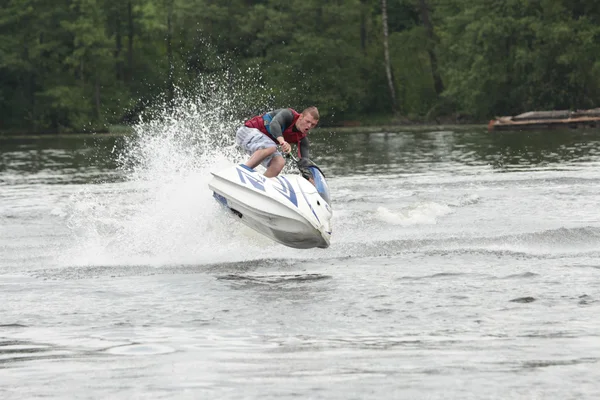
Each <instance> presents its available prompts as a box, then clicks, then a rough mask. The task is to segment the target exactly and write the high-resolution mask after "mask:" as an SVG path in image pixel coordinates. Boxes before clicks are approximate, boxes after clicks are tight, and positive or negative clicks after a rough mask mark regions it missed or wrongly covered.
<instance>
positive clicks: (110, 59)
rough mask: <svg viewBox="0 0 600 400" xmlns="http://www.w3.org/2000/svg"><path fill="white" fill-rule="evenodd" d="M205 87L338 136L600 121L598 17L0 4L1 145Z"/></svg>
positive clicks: (383, 1) (333, 7) (129, 0)
mask: <svg viewBox="0 0 600 400" xmlns="http://www.w3.org/2000/svg"><path fill="white" fill-rule="evenodd" d="M245 71H249V72H245ZM252 71H254V72H252ZM256 71H260V74H258V73H256ZM211 74H216V75H219V74H221V76H224V75H223V74H235V75H242V76H243V75H244V74H247V76H246V78H247V79H256V80H257V81H261V85H260V86H257V87H262V88H268V89H269V95H270V96H271V99H270V101H271V103H272V104H273V105H277V104H279V105H282V106H283V105H286V106H292V107H298V108H301V107H303V106H306V105H312V104H314V105H317V106H319V108H320V109H321V110H322V112H323V113H324V116H325V120H327V121H328V122H330V123H340V122H346V123H349V122H351V121H357V120H361V119H362V120H366V119H368V118H371V120H373V119H374V118H381V120H385V119H388V120H390V119H391V118H396V119H398V120H414V121H432V120H435V119H437V118H457V117H458V116H459V117H460V118H462V119H463V120H469V121H484V120H485V119H487V118H490V117H493V116H495V115H508V114H514V113H519V112H522V111H528V110H534V109H569V108H571V109H575V108H589V107H596V106H598V105H599V103H600V2H598V1H597V0H503V1H497V0H331V1H323V0H227V1H225V0H52V1H50V0H2V1H1V2H0V131H17V130H18V131H27V132H41V131H48V132H55V131H63V132H64V131H80V130H97V129H103V128H105V127H106V126H108V125H110V124H124V123H125V124H126V123H129V122H131V121H134V120H135V118H136V117H137V116H138V115H139V114H140V113H141V112H142V111H144V110H145V109H146V108H148V107H150V106H151V104H152V103H153V102H155V101H157V99H162V100H164V101H167V102H168V101H169V100H170V99H173V97H175V96H177V95H176V92H175V91H176V88H186V87H193V86H194V84H195V82H196V81H197V80H198V79H199V77H202V76H210V75H211ZM249 95H250V94H249Z"/></svg>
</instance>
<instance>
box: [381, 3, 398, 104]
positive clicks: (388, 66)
mask: <svg viewBox="0 0 600 400" xmlns="http://www.w3.org/2000/svg"><path fill="white" fill-rule="evenodd" d="M381 21H382V24H383V53H384V57H385V74H386V76H387V81H388V86H389V88H390V96H391V98H392V111H393V112H394V113H396V112H397V111H398V107H397V104H396V89H395V87H394V80H393V78H392V66H391V63H390V49H389V44H388V36H389V35H388V19H387V1H386V0H381Z"/></svg>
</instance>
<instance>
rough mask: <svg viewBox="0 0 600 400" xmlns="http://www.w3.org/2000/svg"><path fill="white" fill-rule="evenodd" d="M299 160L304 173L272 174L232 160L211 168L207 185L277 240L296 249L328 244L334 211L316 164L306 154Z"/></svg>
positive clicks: (251, 224)
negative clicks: (229, 164) (226, 165)
mask: <svg viewBox="0 0 600 400" xmlns="http://www.w3.org/2000/svg"><path fill="white" fill-rule="evenodd" d="M302 161H304V163H302ZM300 164H302V166H299V167H298V168H299V169H300V172H301V173H302V175H300V174H289V175H283V176H282V175H280V176H277V177H275V178H266V177H265V176H264V175H262V174H261V173H259V172H258V171H256V170H254V169H252V168H250V167H247V166H245V165H243V164H241V165H235V166H232V167H229V168H227V169H225V170H223V171H219V172H216V173H215V172H213V175H214V176H213V178H212V180H211V181H210V182H209V184H208V187H209V188H210V189H211V190H212V191H213V192H214V197H215V198H216V199H217V200H218V201H219V202H221V203H222V204H223V205H225V206H226V207H228V208H229V209H230V210H231V211H232V212H233V213H234V214H235V215H237V216H238V217H239V218H240V220H241V221H242V222H243V223H245V224H246V225H248V226H249V227H250V228H252V229H254V230H256V231H258V232H260V233H262V234H263V235H265V236H267V237H269V238H271V239H273V240H275V241H276V242H279V243H281V244H284V245H286V246H289V247H294V248H297V249H309V248H312V247H320V248H327V247H329V241H330V239H331V216H332V209H331V200H330V197H329V188H328V186H327V182H326V181H325V176H324V175H323V173H322V172H321V170H320V169H319V167H317V166H316V165H315V164H314V163H312V162H311V161H309V160H306V159H305V160H301V163H300ZM309 179H311V180H312V181H313V182H314V185H313V184H312V183H311V181H309Z"/></svg>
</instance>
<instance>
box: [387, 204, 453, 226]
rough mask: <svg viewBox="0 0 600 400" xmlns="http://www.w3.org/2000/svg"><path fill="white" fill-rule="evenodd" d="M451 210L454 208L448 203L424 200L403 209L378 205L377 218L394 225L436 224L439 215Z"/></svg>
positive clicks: (448, 212)
mask: <svg viewBox="0 0 600 400" xmlns="http://www.w3.org/2000/svg"><path fill="white" fill-rule="evenodd" d="M451 212H452V208H450V207H449V206H448V205H446V204H439V203H435V202H424V203H418V204H416V205H412V206H410V207H407V208H404V209H402V210H390V209H388V208H386V207H383V206H380V207H377V212H376V218H377V219H378V220H380V221H382V222H386V223H388V224H392V225H402V226H411V225H434V224H436V223H437V220H438V218H439V217H442V216H444V215H447V214H450V213H451Z"/></svg>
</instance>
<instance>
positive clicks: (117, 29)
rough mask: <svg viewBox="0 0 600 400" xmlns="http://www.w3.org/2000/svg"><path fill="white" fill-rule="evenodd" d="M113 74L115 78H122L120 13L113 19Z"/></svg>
mask: <svg viewBox="0 0 600 400" xmlns="http://www.w3.org/2000/svg"><path fill="white" fill-rule="evenodd" d="M115 25H116V26H115V52H114V55H115V61H116V64H115V75H116V77H117V80H123V78H124V76H123V61H122V60H121V52H122V51H123V40H122V37H121V15H117V17H116V19H115Z"/></svg>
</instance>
